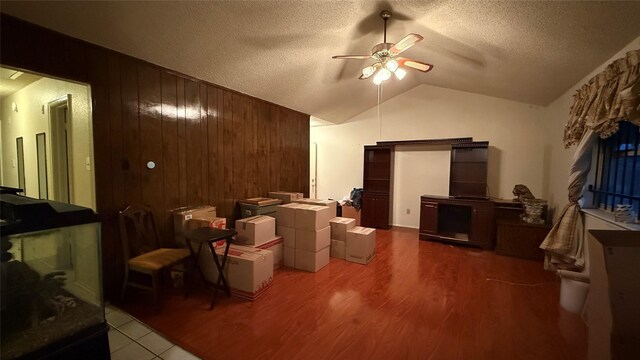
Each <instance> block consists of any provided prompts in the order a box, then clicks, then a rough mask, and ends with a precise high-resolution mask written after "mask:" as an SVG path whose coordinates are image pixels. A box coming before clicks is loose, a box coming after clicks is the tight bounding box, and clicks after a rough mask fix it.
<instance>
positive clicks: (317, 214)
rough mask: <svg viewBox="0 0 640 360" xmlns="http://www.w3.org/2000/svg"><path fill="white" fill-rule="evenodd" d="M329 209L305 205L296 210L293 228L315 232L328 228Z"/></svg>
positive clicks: (330, 217)
mask: <svg viewBox="0 0 640 360" xmlns="http://www.w3.org/2000/svg"><path fill="white" fill-rule="evenodd" d="M334 217H335V216H331V209H330V208H329V207H327V206H317V205H307V206H305V207H299V208H296V222H295V228H296V229H300V230H311V231H316V230H320V229H324V228H326V227H327V226H329V220H331V219H332V218H334Z"/></svg>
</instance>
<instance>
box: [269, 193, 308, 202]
mask: <svg viewBox="0 0 640 360" xmlns="http://www.w3.org/2000/svg"><path fill="white" fill-rule="evenodd" d="M268 197H270V198H272V199H280V200H282V203H283V204H288V203H290V202H292V201H293V200H297V199H302V198H303V197H304V194H302V193H297V192H288V191H270V192H269V195H268Z"/></svg>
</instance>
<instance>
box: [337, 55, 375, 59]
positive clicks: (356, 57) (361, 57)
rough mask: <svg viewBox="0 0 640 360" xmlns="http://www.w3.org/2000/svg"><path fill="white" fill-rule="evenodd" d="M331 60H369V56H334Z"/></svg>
mask: <svg viewBox="0 0 640 360" xmlns="http://www.w3.org/2000/svg"><path fill="white" fill-rule="evenodd" d="M331 58H332V59H369V58H371V55H336V56H332V57H331Z"/></svg>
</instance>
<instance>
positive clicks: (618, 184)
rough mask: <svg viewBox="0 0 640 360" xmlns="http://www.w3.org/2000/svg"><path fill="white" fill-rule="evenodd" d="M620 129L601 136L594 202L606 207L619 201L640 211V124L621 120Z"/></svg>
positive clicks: (635, 210)
mask: <svg viewBox="0 0 640 360" xmlns="http://www.w3.org/2000/svg"><path fill="white" fill-rule="evenodd" d="M619 124H620V130H619V131H618V132H617V133H615V134H614V135H612V136H610V137H609V138H607V139H600V141H599V143H598V149H597V157H596V164H597V165H596V174H595V184H594V185H591V186H589V190H590V191H591V192H593V205H594V206H596V207H602V208H604V209H605V210H607V209H610V210H613V209H615V207H616V205H618V204H629V205H631V206H632V209H633V211H634V212H635V213H636V220H637V219H638V214H639V213H640V150H639V149H638V142H639V140H640V133H639V131H638V130H639V128H638V126H636V125H634V124H632V123H630V122H627V121H621V122H620V123H619Z"/></svg>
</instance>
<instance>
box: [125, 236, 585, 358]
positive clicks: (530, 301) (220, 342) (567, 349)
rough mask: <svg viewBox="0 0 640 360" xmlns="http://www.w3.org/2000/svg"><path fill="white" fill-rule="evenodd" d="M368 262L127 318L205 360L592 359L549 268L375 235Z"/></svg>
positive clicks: (137, 307)
mask: <svg viewBox="0 0 640 360" xmlns="http://www.w3.org/2000/svg"><path fill="white" fill-rule="evenodd" d="M376 246H377V256H376V258H375V259H374V260H373V261H372V262H371V263H369V264H368V265H366V266H364V265H359V264H354V263H349V262H346V261H343V260H338V259H333V258H332V259H331V262H330V264H329V265H328V266H327V267H325V268H324V269H322V270H320V271H319V272H318V273H315V274H313V273H307V272H302V271H298V270H293V269H288V268H284V269H279V270H277V271H276V272H275V274H274V284H273V286H272V287H271V288H270V289H269V290H267V292H266V293H265V294H264V295H263V296H262V297H261V298H259V299H258V300H257V301H255V302H249V301H245V300H241V299H238V298H234V297H231V298H226V297H223V296H221V297H220V298H219V301H218V303H217V305H216V307H215V308H214V309H213V310H212V311H208V305H209V294H208V293H206V292H204V291H197V292H196V293H195V294H192V295H191V296H190V297H189V298H188V299H184V297H183V296H182V294H181V292H178V291H168V292H165V293H164V294H163V300H162V305H161V309H160V310H159V311H154V310H153V308H152V307H150V306H148V304H150V303H151V298H150V297H148V296H147V295H145V294H144V293H141V294H139V295H137V296H131V297H130V298H129V300H128V301H127V302H126V303H124V304H119V305H120V306H121V307H122V308H123V309H124V310H126V311H128V312H129V313H130V314H132V315H133V316H135V317H137V318H138V319H140V320H141V321H143V322H145V323H146V324H148V325H149V326H151V327H153V328H154V329H155V330H157V331H158V332H159V333H162V334H164V335H165V336H166V337H167V338H169V339H171V341H173V342H175V343H177V344H179V345H180V346H182V347H184V348H185V349H187V350H189V351H191V352H193V353H194V354H195V355H198V356H200V357H202V358H203V359H222V358H224V359H334V358H338V359H585V358H586V348H587V340H586V339H587V328H586V326H585V325H584V323H583V322H582V320H581V319H580V318H579V317H578V316H577V315H573V314H571V313H568V312H566V311H564V310H562V309H560V308H559V306H558V299H559V281H558V280H557V279H556V277H555V275H553V274H551V273H548V272H545V271H544V270H543V269H542V264H541V263H537V262H533V261H528V260H520V259H515V258H509V257H503V256H499V255H496V254H495V253H494V252H492V251H483V250H479V249H474V248H466V247H459V246H451V245H447V244H442V243H436V242H428V241H419V240H418V234H417V230H412V229H401V228H394V229H392V230H390V231H381V230H378V235H377V245H376Z"/></svg>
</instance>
